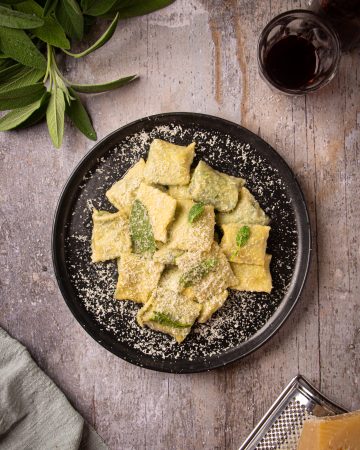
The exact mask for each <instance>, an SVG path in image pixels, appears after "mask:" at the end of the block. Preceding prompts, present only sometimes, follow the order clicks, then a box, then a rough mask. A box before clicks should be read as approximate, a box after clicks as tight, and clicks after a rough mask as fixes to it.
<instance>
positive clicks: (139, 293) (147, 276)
mask: <svg viewBox="0 0 360 450" xmlns="http://www.w3.org/2000/svg"><path fill="white" fill-rule="evenodd" d="M163 269H164V265H163V264H160V263H157V262H154V261H152V260H149V259H146V258H143V257H141V256H138V255H134V254H132V253H123V254H122V255H121V256H120V258H119V259H118V282H117V286H116V290H115V298H116V299H117V300H132V301H134V302H137V303H145V302H146V301H147V300H148V299H149V297H150V295H151V293H152V292H153V290H154V289H156V287H157V285H158V283H159V279H160V275H161V273H162V271H163Z"/></svg>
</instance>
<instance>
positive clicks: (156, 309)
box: [137, 288, 201, 343]
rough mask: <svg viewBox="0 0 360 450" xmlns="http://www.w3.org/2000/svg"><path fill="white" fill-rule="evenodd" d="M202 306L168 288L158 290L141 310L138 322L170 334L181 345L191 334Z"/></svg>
mask: <svg viewBox="0 0 360 450" xmlns="http://www.w3.org/2000/svg"><path fill="white" fill-rule="evenodd" d="M200 311H201V305H199V304H198V303H196V302H194V301H193V300H189V299H187V298H186V297H184V296H183V295H181V294H178V293H176V292H174V291H172V290H169V289H166V288H158V289H157V290H156V291H154V292H153V294H152V296H151V298H150V299H149V301H148V302H147V303H146V304H145V305H144V306H143V307H142V308H141V309H140V310H139V312H138V314H137V322H138V324H139V325H140V326H141V327H143V326H145V325H146V326H147V327H149V328H151V329H153V330H156V331H161V332H162V333H166V334H169V335H170V336H172V337H173V338H175V340H176V341H177V342H178V343H180V342H182V341H183V340H184V339H185V338H186V336H187V335H188V334H189V333H190V330H191V327H192V325H193V324H194V322H195V320H196V319H197V317H198V316H199V314H200Z"/></svg>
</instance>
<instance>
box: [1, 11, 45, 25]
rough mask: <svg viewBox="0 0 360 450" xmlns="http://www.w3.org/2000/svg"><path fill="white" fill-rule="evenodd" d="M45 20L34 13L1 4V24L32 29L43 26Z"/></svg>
mask: <svg viewBox="0 0 360 450" xmlns="http://www.w3.org/2000/svg"><path fill="white" fill-rule="evenodd" d="M43 24H44V21H43V20H42V19H41V18H40V17H37V16H34V15H32V14H26V13H23V12H20V11H16V10H14V9H10V8H6V7H5V6H1V5H0V26H2V27H6V28H20V29H22V30H24V29H30V28H37V27H41V26H42V25H43Z"/></svg>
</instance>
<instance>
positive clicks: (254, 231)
mask: <svg viewBox="0 0 360 450" xmlns="http://www.w3.org/2000/svg"><path fill="white" fill-rule="evenodd" d="M242 226H243V225H242V224H237V223H229V224H225V225H223V226H222V229H223V231H224V236H223V238H222V240H221V243H220V246H221V248H222V250H223V252H224V253H225V255H226V256H227V258H228V259H229V261H231V262H235V263H239V264H256V265H260V266H263V265H264V261H265V252H266V244H267V239H268V237H269V232H270V227H269V226H264V225H248V227H249V229H250V236H249V239H248V241H247V242H246V243H245V244H244V245H243V246H241V247H239V246H238V245H237V242H236V236H237V234H238V232H239V230H240V229H241V228H242Z"/></svg>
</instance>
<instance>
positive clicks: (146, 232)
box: [129, 200, 156, 255]
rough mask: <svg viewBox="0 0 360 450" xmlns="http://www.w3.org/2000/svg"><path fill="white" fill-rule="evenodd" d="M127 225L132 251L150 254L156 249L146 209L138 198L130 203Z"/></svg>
mask: <svg viewBox="0 0 360 450" xmlns="http://www.w3.org/2000/svg"><path fill="white" fill-rule="evenodd" d="M129 227H130V237H131V242H132V248H133V252H134V253H137V254H144V253H149V254H151V255H152V254H153V253H154V252H155V250H156V246H155V239H154V233H153V230H152V227H151V223H150V219H149V214H148V212H147V209H146V207H145V206H144V205H143V204H142V203H141V202H140V200H135V201H134V203H133V205H132V208H131V213H130V221H129Z"/></svg>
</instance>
